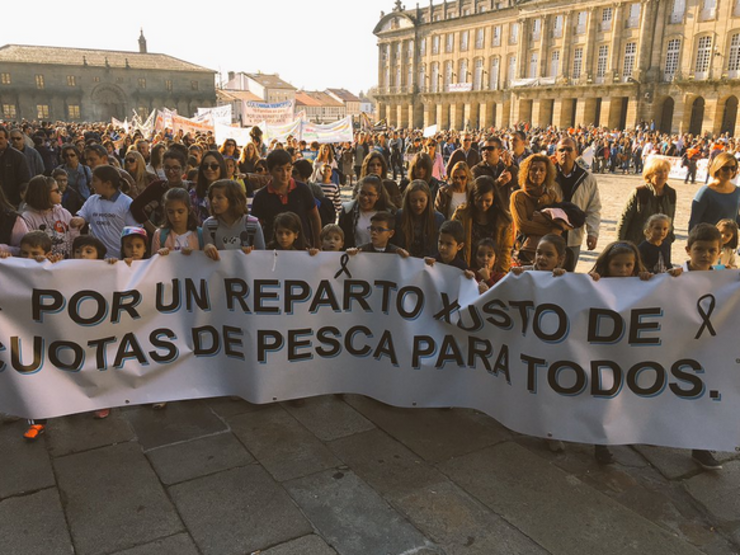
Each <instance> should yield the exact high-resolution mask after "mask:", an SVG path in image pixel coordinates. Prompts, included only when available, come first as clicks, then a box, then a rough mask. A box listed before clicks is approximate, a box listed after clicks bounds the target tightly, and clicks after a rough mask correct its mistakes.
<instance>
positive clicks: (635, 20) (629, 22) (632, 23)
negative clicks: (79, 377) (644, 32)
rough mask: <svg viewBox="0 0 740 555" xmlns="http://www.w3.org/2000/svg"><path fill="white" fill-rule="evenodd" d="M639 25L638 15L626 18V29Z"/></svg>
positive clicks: (635, 27)
mask: <svg viewBox="0 0 740 555" xmlns="http://www.w3.org/2000/svg"><path fill="white" fill-rule="evenodd" d="M639 26H640V18H639V17H630V18H629V19H627V29H637V28H638V27H639Z"/></svg>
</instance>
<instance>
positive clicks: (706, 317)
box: [694, 293, 717, 339]
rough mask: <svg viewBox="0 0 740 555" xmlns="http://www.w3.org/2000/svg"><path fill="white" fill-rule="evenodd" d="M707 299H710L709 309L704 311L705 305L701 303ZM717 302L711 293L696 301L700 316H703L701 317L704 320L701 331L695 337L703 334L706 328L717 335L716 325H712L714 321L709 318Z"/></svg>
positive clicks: (697, 337) (711, 333)
mask: <svg viewBox="0 0 740 555" xmlns="http://www.w3.org/2000/svg"><path fill="white" fill-rule="evenodd" d="M706 299H709V310H707V311H704V307H703V306H702V305H701V304H702V302H703V301H704V300H706ZM716 304H717V301H716V299H715V298H714V295H712V294H711V293H710V294H708V295H704V296H703V297H701V298H700V299H699V300H698V301H696V309H697V310H698V311H699V316H701V319H702V320H703V322H702V325H701V327H700V328H699V331H698V332H697V334H696V337H694V339H699V338H700V337H701V335H702V334H703V333H704V330H705V329H706V330H708V331H709V334H710V335H712V336H714V335H717V332H716V331H714V327H713V326H712V322H711V321H710V320H709V317H710V316H711V315H712V312H714V307H715V305H716Z"/></svg>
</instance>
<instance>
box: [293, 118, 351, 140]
mask: <svg viewBox="0 0 740 555" xmlns="http://www.w3.org/2000/svg"><path fill="white" fill-rule="evenodd" d="M301 138H302V139H303V140H304V141H306V142H307V143H312V142H314V141H316V142H318V143H344V142H350V143H351V142H352V140H353V139H354V134H353V129H352V117H351V116H347V117H345V118H342V119H340V120H339V121H335V122H334V123H327V124H324V125H320V124H318V123H310V122H306V121H304V122H302V127H301Z"/></svg>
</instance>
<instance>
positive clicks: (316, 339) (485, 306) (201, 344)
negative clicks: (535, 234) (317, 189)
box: [0, 251, 740, 450]
mask: <svg viewBox="0 0 740 555" xmlns="http://www.w3.org/2000/svg"><path fill="white" fill-rule="evenodd" d="M221 257H222V259H221V260H220V261H218V262H215V261H211V260H209V259H207V258H206V257H205V256H204V255H203V254H202V253H200V252H195V253H193V254H192V255H190V256H184V255H182V254H180V253H173V254H170V255H169V256H166V257H159V256H155V257H154V258H153V259H151V260H147V261H140V262H134V263H133V264H132V266H131V267H129V266H128V265H126V264H123V263H119V264H116V265H107V264H104V263H102V262H94V261H83V260H70V261H63V262H60V263H58V264H55V265H51V264H49V263H43V264H38V263H37V262H35V261H31V260H20V259H12V260H11V259H8V260H4V261H2V263H0V281H1V282H2V283H3V288H2V289H0V309H1V310H0V411H2V412H5V413H9V414H15V415H18V416H22V417H30V418H45V417H54V416H60V415H64V414H70V413H75V412H82V411H90V410H95V409H100V408H105V407H116V406H123V405H135V404H143V403H153V402H158V401H169V400H176V399H193V398H202V397H212V396H223V395H239V396H241V397H243V398H244V399H246V400H248V401H251V402H253V403H270V402H273V401H275V400H285V399H291V398H299V397H306V396H313V395H321V394H327V393H357V394H362V395H367V396H370V397H373V398H376V399H378V400H380V401H383V402H386V403H389V404H392V405H396V406H403V407H411V406H417V407H450V406H457V407H468V408H473V409H477V410H480V411H483V412H485V413H486V414H489V415H490V416H492V417H493V418H495V419H497V420H499V421H500V422H501V423H502V424H504V425H506V426H507V427H509V428H511V429H512V430H515V431H517V432H521V433H525V434H530V435H534V436H540V437H553V438H558V439H564V440H569V441H579V442H584V443H613V444H634V443H648V444H655V445H665V446H672V447H683V448H704V449H721V450H731V449H733V448H734V447H735V446H737V445H738V444H740V429H738V426H737V422H738V418H740V380H738V379H737V373H738V370H740V358H737V356H738V355H737V348H736V342H737V341H736V337H735V335H736V330H737V329H738V324H740V321H738V320H740V306H738V305H740V280H739V279H738V277H739V275H740V272H738V271H736V270H723V271H718V272H691V273H687V274H684V275H682V276H680V277H678V278H672V277H670V276H667V275H659V276H656V277H654V278H653V279H651V280H649V281H647V282H642V281H639V280H638V279H637V278H621V279H614V278H612V279H609V278H604V279H602V280H600V281H599V282H593V281H592V280H591V278H590V277H589V276H587V275H578V274H568V275H566V276H562V277H553V276H552V275H551V274H549V273H546V272H525V273H524V274H523V275H522V276H519V277H517V276H513V275H509V276H507V277H506V278H505V279H504V280H502V281H501V282H499V283H498V284H497V285H496V286H495V287H493V288H492V289H491V290H489V291H488V292H487V293H486V294H484V295H482V296H479V295H478V294H477V288H476V286H475V283H474V282H473V281H472V280H468V279H466V278H465V277H464V276H463V275H462V272H460V271H459V270H457V269H455V268H452V267H450V266H444V265H441V264H436V265H435V266H433V267H430V266H427V265H425V264H424V263H423V261H421V260H418V259H413V258H409V259H400V258H399V257H397V256H390V255H386V254H364V253H363V254H359V255H357V256H355V257H351V258H349V257H346V256H343V255H341V254H340V253H320V254H319V255H317V256H313V257H312V256H310V255H309V254H308V253H305V252H277V251H276V252H274V253H273V252H266V251H257V252H252V253H251V254H249V255H244V254H243V253H241V252H237V251H224V252H222V253H221ZM93 264H95V270H94V278H92V279H91V265H93Z"/></svg>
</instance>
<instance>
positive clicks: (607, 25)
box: [599, 19, 612, 31]
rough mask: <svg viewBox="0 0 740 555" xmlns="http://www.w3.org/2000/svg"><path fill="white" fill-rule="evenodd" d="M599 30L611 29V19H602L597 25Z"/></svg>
mask: <svg viewBox="0 0 740 555" xmlns="http://www.w3.org/2000/svg"><path fill="white" fill-rule="evenodd" d="M599 30H601V31H611V30H612V21H611V19H610V20H609V21H602V22H601V24H600V25H599Z"/></svg>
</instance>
